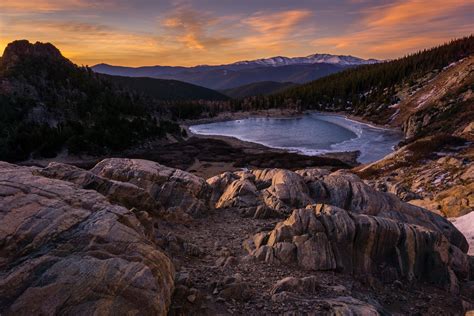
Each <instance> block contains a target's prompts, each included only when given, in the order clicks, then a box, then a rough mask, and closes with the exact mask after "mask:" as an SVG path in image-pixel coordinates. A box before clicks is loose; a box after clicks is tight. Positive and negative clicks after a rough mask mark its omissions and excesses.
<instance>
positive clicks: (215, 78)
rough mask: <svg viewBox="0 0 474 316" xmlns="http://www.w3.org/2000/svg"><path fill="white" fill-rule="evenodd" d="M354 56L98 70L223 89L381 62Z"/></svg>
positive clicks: (296, 79) (301, 79) (96, 68)
mask: <svg viewBox="0 0 474 316" xmlns="http://www.w3.org/2000/svg"><path fill="white" fill-rule="evenodd" d="M378 62H379V61H378V60H375V59H367V60H366V59H362V58H358V57H354V56H344V55H330V54H313V55H309V56H307V57H293V58H290V57H282V56H277V57H272V58H266V59H257V60H249V61H239V62H235V63H232V64H227V65H216V66H209V65H199V66H194V67H181V66H176V67H173V66H145V67H136V68H135V67H122V66H112V65H108V64H98V65H95V66H93V67H92V69H93V70H94V71H95V72H98V73H103V74H108V75H115V76H126V77H151V78H160V79H173V80H179V81H184V82H188V83H192V84H196V85H200V86H203V87H206V88H210V89H216V90H224V89H231V88H236V87H239V86H242V85H248V84H252V83H256V82H260V81H275V82H293V83H299V84H301V83H306V82H310V81H312V80H315V79H318V78H321V77H324V76H327V75H330V74H332V73H336V72H339V71H341V70H344V69H347V68H351V67H355V66H360V65H366V64H374V63H378Z"/></svg>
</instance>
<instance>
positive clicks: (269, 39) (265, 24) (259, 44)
mask: <svg viewBox="0 0 474 316" xmlns="http://www.w3.org/2000/svg"><path fill="white" fill-rule="evenodd" d="M311 16H312V12H311V11H309V10H289V11H283V12H276V13H270V14H269V13H264V12H258V13H255V14H253V15H252V16H250V17H248V18H246V19H243V21H242V23H243V24H244V25H248V26H250V27H251V32H249V34H247V35H246V36H244V37H243V38H242V44H243V45H248V46H250V47H253V48H258V49H266V50H268V49H271V50H273V51H277V50H282V49H283V47H282V46H283V45H284V44H288V43H289V42H294V43H295V44H296V43H297V42H296V41H295V40H296V39H298V38H300V37H301V35H303V34H307V33H308V31H310V32H313V31H314V29H306V28H305V27H303V25H302V24H303V23H305V22H307V21H308V19H309V18H310V17H311Z"/></svg>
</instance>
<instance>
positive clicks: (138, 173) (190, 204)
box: [90, 158, 211, 217]
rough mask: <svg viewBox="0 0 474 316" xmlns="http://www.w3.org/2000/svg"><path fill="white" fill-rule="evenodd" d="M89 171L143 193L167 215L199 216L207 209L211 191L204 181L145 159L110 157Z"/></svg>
mask: <svg viewBox="0 0 474 316" xmlns="http://www.w3.org/2000/svg"><path fill="white" fill-rule="evenodd" d="M90 171H91V172H92V173H93V174H95V175H98V176H100V177H103V178H106V179H111V180H115V181H120V182H127V183H130V184H133V185H135V186H137V187H139V188H141V189H143V190H145V191H146V192H148V194H150V195H151V197H152V198H154V199H155V200H156V201H158V202H160V203H161V205H163V207H164V208H165V209H167V210H168V212H173V211H182V212H185V213H187V214H189V215H191V216H194V217H196V216H197V217H199V216H203V215H204V214H205V213H206V212H207V211H208V210H209V199H210V195H211V191H210V189H209V186H208V184H207V183H206V181H205V180H204V179H202V178H199V177H197V176H195V175H193V174H191V173H188V172H185V171H182V170H179V169H174V168H169V167H165V166H163V165H160V164H159V163H156V162H153V161H148V160H141V159H119V158H110V159H105V160H102V161H101V162H99V163H98V164H97V165H96V166H95V167H94V168H92V169H91V170H90Z"/></svg>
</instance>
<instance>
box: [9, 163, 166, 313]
mask: <svg viewBox="0 0 474 316" xmlns="http://www.w3.org/2000/svg"><path fill="white" fill-rule="evenodd" d="M34 170H35V169H32V168H27V167H17V166H14V165H11V164H7V163H3V162H0V223H1V225H0V241H1V244H0V253H1V255H0V314H2V315H53V314H79V315H86V314H87V315H91V314H108V315H112V314H142V315H166V313H167V310H168V308H169V305H170V302H171V295H172V292H173V288H174V268H173V265H172V263H171V261H170V260H169V259H168V257H167V256H166V255H164V254H163V253H162V252H161V251H160V250H158V249H157V247H156V246H155V245H154V244H153V242H151V241H150V240H149V239H148V238H147V237H146V232H145V231H146V226H147V225H146V223H143V222H141V221H143V220H146V219H145V218H143V217H141V218H140V217H139V216H136V214H134V212H133V211H129V210H128V209H126V208H124V207H122V206H117V205H113V204H110V203H109V201H107V199H106V198H105V197H104V196H103V195H101V194H99V193H97V192H95V191H92V190H84V189H80V188H78V186H77V185H75V184H73V183H70V182H66V181H61V180H56V179H50V178H46V177H43V176H40V175H37V174H36V175H35V174H33V171H34Z"/></svg>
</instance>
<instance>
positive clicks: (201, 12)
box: [0, 0, 474, 66]
mask: <svg viewBox="0 0 474 316" xmlns="http://www.w3.org/2000/svg"><path fill="white" fill-rule="evenodd" d="M473 30H474V0H398V1H396V0H395V1H383V0H379V1H375V0H291V1H282V0H260V1H258V0H237V1H235V0H195V1H185V0H182V1H180V0H175V1H169V0H155V1H152V0H137V1H126V0H96V1H89V0H0V50H1V51H3V49H4V47H5V46H6V45H7V43H9V42H11V41H13V40H16V39H28V40H30V41H33V42H36V41H41V42H51V43H53V44H54V45H56V46H57V47H58V48H59V49H60V50H61V51H62V52H63V54H64V55H65V56H66V57H68V58H70V59H71V60H73V61H74V62H75V63H77V64H83V65H94V64H97V63H102V62H104V63H109V64H114V65H125V66H142V65H184V66H191V65H197V64H223V63H229V62H234V61H238V60H246V59H256V58H262V57H271V56H276V55H283V56H306V55H309V54H313V53H331V54H351V55H354V56H359V57H363V58H379V59H389V58H395V57H400V56H403V55H405V54H407V53H411V52H414V51H417V50H419V49H422V48H428V47H431V46H434V45H437V44H441V43H443V42H445V41H448V40H450V39H452V38H455V37H461V36H465V35H469V34H471V33H472V31H473Z"/></svg>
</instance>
